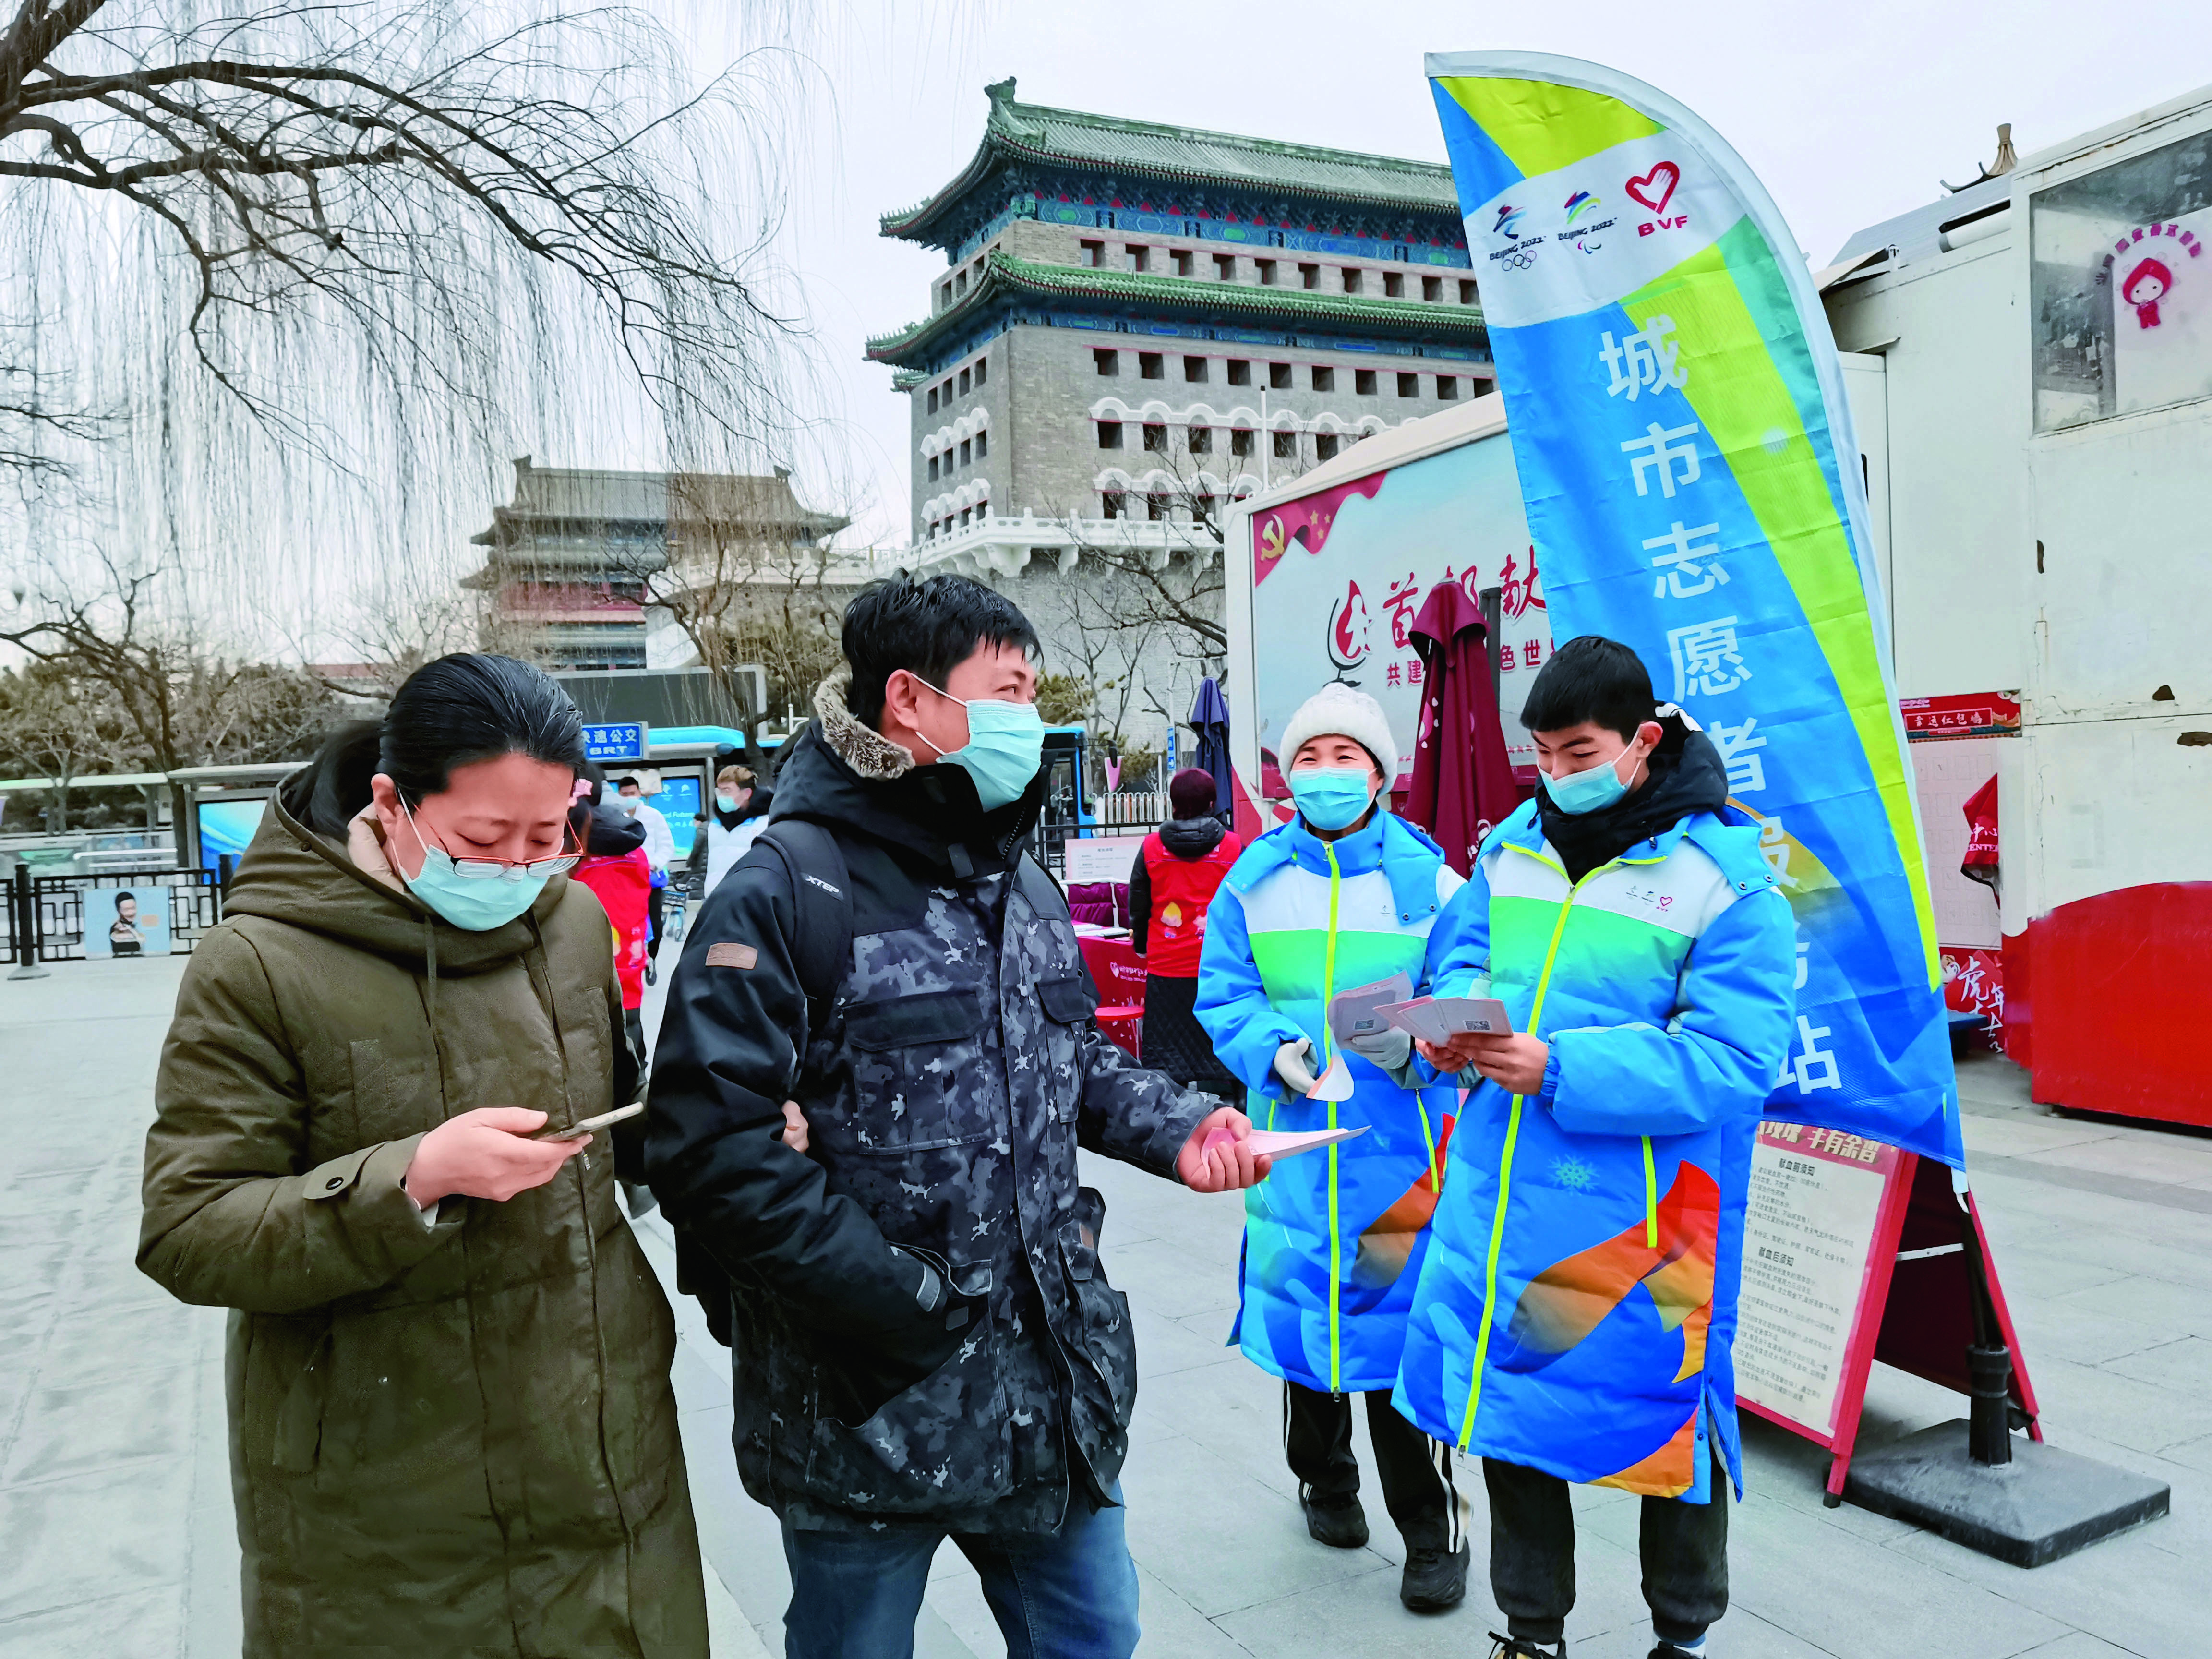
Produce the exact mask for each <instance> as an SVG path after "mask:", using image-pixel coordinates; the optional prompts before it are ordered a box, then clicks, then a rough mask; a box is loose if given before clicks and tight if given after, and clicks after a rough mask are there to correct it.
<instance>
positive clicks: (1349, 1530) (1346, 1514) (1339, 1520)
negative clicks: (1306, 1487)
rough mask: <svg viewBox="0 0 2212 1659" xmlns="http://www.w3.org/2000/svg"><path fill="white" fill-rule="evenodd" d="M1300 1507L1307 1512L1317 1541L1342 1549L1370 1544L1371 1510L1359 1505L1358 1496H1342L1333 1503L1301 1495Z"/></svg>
mask: <svg viewBox="0 0 2212 1659" xmlns="http://www.w3.org/2000/svg"><path fill="white" fill-rule="evenodd" d="M1298 1507H1299V1508H1300V1509H1302V1510H1304V1511H1305V1512H1306V1530H1307V1531H1308V1532H1310V1533H1311V1534H1313V1538H1314V1541H1315V1542H1316V1543H1317V1544H1327V1545H1328V1547H1330V1548H1331V1549H1340V1550H1356V1549H1364V1548H1365V1547H1366V1545H1367V1511H1366V1510H1363V1509H1361V1508H1360V1507H1359V1500H1358V1498H1338V1499H1336V1500H1334V1502H1329V1503H1323V1502H1321V1501H1319V1500H1317V1499H1315V1498H1299V1499H1298Z"/></svg>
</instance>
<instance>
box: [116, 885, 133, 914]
mask: <svg viewBox="0 0 2212 1659" xmlns="http://www.w3.org/2000/svg"><path fill="white" fill-rule="evenodd" d="M125 899H129V900H130V901H131V902H132V903H133V904H136V903H137V902H138V895H137V894H136V893H134V892H132V891H131V890H130V889H129V888H128V887H118V888H117V889H116V890H115V914H116V915H118V916H119V915H122V914H123V901H124V900H125Z"/></svg>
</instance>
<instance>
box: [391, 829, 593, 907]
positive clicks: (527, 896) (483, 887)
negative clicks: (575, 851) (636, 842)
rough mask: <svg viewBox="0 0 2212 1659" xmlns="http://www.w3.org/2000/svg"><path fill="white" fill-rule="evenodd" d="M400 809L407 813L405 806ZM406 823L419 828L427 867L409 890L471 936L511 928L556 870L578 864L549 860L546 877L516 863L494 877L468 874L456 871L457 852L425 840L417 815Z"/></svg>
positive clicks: (569, 860)
mask: <svg viewBox="0 0 2212 1659" xmlns="http://www.w3.org/2000/svg"><path fill="white" fill-rule="evenodd" d="M401 810H402V811H405V805H404V803H403V804H402V806H401ZM407 823H408V827H409V828H410V829H415V838H416V841H417V842H420V843H421V845H422V869H421V870H420V871H418V872H416V874H415V875H414V876H412V877H410V878H408V881H407V890H408V891H409V892H410V893H412V894H414V895H415V896H416V898H418V899H421V900H422V902H423V903H425V904H427V905H428V906H429V907H430V908H432V909H433V910H435V911H436V912H437V913H438V914H439V915H441V916H443V917H444V918H445V919H446V920H447V921H450V922H452V923H453V926H454V927H460V928H465V929H466V930H467V931H468V932H470V933H489V932H491V930H492V929H493V928H495V927H506V926H507V923H508V922H510V921H513V920H514V919H515V918H516V917H517V916H519V915H521V914H522V913H523V912H524V911H525V910H527V909H528V908H530V907H531V906H532V905H533V904H535V903H537V902H538V895H539V894H540V893H542V892H544V890H545V884H546V883H547V882H548V881H550V880H551V879H552V878H553V873H554V872H555V871H556V870H566V869H570V868H572V867H574V865H575V863H576V860H574V859H573V858H554V859H544V860H539V862H540V863H541V864H545V865H549V866H552V868H550V869H548V870H546V871H545V872H543V873H533V872H531V871H530V870H529V868H528V866H524V865H520V864H514V865H509V866H507V869H506V870H505V871H504V872H502V873H501V874H499V875H495V876H464V875H462V874H461V873H460V872H459V871H458V870H456V869H455V868H454V867H453V854H450V853H448V852H447V851H446V850H445V849H444V848H441V847H433V846H431V845H430V843H429V842H426V841H423V840H422V830H421V829H416V826H415V815H414V814H413V813H412V812H409V813H408V814H407Z"/></svg>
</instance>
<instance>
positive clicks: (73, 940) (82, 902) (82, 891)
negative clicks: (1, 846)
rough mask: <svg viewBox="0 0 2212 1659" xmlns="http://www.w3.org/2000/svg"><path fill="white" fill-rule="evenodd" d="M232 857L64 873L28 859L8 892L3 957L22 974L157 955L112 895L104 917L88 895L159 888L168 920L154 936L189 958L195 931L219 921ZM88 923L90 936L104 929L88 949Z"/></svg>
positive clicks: (196, 938)
mask: <svg viewBox="0 0 2212 1659" xmlns="http://www.w3.org/2000/svg"><path fill="white" fill-rule="evenodd" d="M234 862H235V860H228V859H226V860H224V867H223V868H222V869H221V870H179V869H178V868H176V867H175V866H168V867H166V868H155V869H139V870H104V871H101V872H99V873H98V874H96V875H67V876H38V875H33V874H32V873H31V870H30V867H29V866H27V865H18V866H16V867H15V876H14V878H13V880H12V881H11V882H10V883H9V887H8V894H7V897H8V902H7V905H6V909H7V912H8V928H7V941H8V957H9V961H11V962H13V963H15V964H16V967H17V969H18V971H19V972H20V971H21V969H27V968H32V967H35V966H36V965H38V964H40V963H49V962H82V961H84V960H86V959H88V957H135V956H145V955H149V954H155V952H151V951H149V950H148V949H147V946H148V945H149V944H150V943H152V942H153V941H152V940H149V939H147V938H146V937H145V935H146V933H147V932H148V930H147V929H146V928H145V927H143V924H141V923H140V921H139V919H138V918H137V917H135V916H125V915H124V912H123V908H122V907H121V906H120V905H119V904H117V903H115V902H114V901H112V900H110V901H109V902H108V906H107V908H106V913H105V914H104V915H103V914H102V912H101V910H100V908H99V906H100V901H99V900H98V899H97V898H96V897H94V895H96V894H99V893H102V892H106V893H111V894H112V893H116V892H121V891H131V892H135V893H139V894H146V895H151V894H152V893H154V892H156V891H159V892H160V893H161V895H162V896H163V911H164V914H163V916H162V920H163V921H165V922H166V924H167V926H166V927H163V928H161V929H159V930H156V937H157V938H160V939H163V940H165V941H166V943H165V945H164V950H165V951H166V953H167V954H168V955H170V956H188V955H190V954H191V951H192V949H193V947H194V946H195V945H197V944H198V943H199V940H200V936H201V935H202V934H204V933H206V932H207V931H208V929H210V927H215V926H216V924H217V923H218V922H220V921H222V901H223V893H224V890H225V889H226V888H227V887H228V884H229V874H230V867H231V866H232V865H233V864H234ZM144 902H145V901H144V900H143V899H142V900H141V901H140V903H139V907H138V908H140V909H141V912H142V914H143V904H144ZM88 905H89V906H90V907H92V908H91V909H90V910H89V913H88ZM88 928H89V929H91V930H93V931H94V933H95V935H97V934H98V933H99V932H100V930H103V929H104V930H106V935H107V937H106V939H104V940H101V941H100V942H99V943H97V944H95V945H94V948H93V949H91V950H88V949H87V948H86V945H87V942H88V941H87V938H86V934H87V930H88ZM103 947H104V948H103Z"/></svg>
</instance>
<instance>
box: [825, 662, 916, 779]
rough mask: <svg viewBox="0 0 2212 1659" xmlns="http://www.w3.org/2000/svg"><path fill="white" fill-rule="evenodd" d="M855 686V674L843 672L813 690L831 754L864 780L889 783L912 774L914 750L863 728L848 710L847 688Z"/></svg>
mask: <svg viewBox="0 0 2212 1659" xmlns="http://www.w3.org/2000/svg"><path fill="white" fill-rule="evenodd" d="M852 683H853V671H852V670H851V669H850V668H841V669H839V670H838V671H836V673H834V674H832V675H830V676H829V678H828V679H826V680H824V681H823V682H822V684H819V685H817V686H816V687H815V688H814V713H815V716H816V718H817V719H818V720H821V722H822V737H823V741H824V742H825V743H827V744H829V750H830V752H831V753H832V754H834V755H836V757H837V758H838V759H840V760H842V761H843V762H844V763H845V764H846V765H848V766H849V767H851V768H852V769H854V771H855V772H857V773H859V774H860V775H861V776H862V777H864V778H873V779H876V780H878V781H889V780H890V779H892V778H896V777H898V776H900V775H902V774H903V773H906V772H910V771H912V770H913V769H914V752H913V750H909V749H908V748H907V747H905V746H904V745H903V744H896V743H893V742H892V741H891V740H890V738H886V737H884V735H883V734H882V733H881V732H878V731H877V730H875V728H874V727H872V726H863V725H862V724H861V723H860V720H859V718H858V717H857V716H855V715H854V714H853V712H852V711H851V710H850V709H848V708H846V707H845V688H846V687H847V686H848V685H850V684H852Z"/></svg>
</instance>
